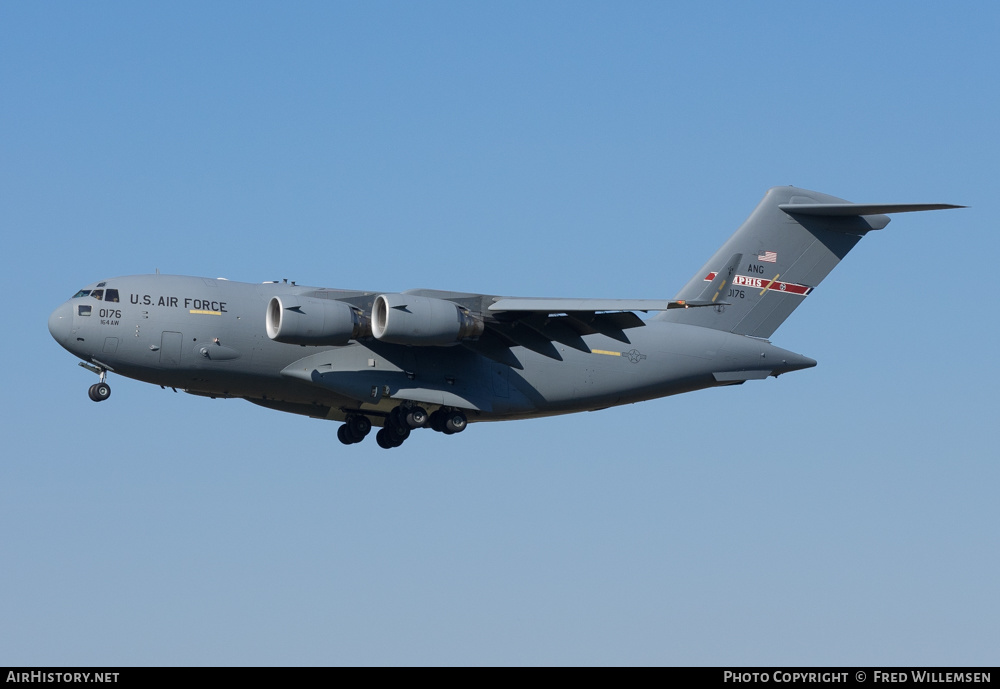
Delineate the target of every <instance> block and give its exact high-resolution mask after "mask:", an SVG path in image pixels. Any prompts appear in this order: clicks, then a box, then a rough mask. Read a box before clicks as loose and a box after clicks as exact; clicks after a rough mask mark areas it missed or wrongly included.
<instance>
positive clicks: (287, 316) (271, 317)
mask: <svg viewBox="0 0 1000 689" xmlns="http://www.w3.org/2000/svg"><path fill="white" fill-rule="evenodd" d="M264 322H265V328H266V330H267V336H268V337H270V338H271V339H272V340H274V341H275V342H284V343H286V344H298V345H313V346H336V345H345V344H347V343H348V342H350V341H351V340H356V339H358V338H359V337H365V336H367V335H370V334H371V323H370V322H369V321H368V319H367V318H366V317H365V316H364V315H363V314H362V313H361V312H360V311H359V310H358V309H356V308H354V307H353V306H351V305H350V304H346V303H344V302H342V301H334V300H332V299H315V298H312V297H294V296H292V297H271V301H269V302H268V303H267V316H266V318H265V319H264Z"/></svg>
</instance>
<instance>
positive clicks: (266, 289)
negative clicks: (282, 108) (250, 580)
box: [49, 187, 962, 448]
mask: <svg viewBox="0 0 1000 689" xmlns="http://www.w3.org/2000/svg"><path fill="white" fill-rule="evenodd" d="M944 208H962V206H954V205H950V204H856V203H849V202H847V201H844V200H843V199H839V198H835V197H833V196H829V195H826V194H821V193H818V192H814V191H806V190H804V189H797V188H795V187H775V188H773V189H770V190H769V191H768V192H767V194H766V195H765V196H764V199H763V200H762V201H761V202H760V204H759V205H758V206H757V208H756V210H754V212H753V213H752V214H751V215H750V217H749V218H748V219H747V221H746V222H744V223H743V225H742V226H740V228H739V229H738V230H736V232H735V234H733V236H732V237H730V238H729V241H727V242H726V243H725V244H723V245H722V248H720V249H719V250H718V251H717V252H716V253H715V255H714V256H712V258H710V259H709V261H708V263H706V264H705V265H704V266H703V267H702V268H701V269H700V270H698V272H697V273H695V274H694V277H692V278H691V279H690V280H689V281H688V283H687V284H686V285H685V286H684V287H683V288H682V289H681V291H680V292H679V293H678V294H677V296H676V297H675V298H674V299H671V300H666V299H663V300H659V299H540V298H511V297H497V296H491V295H486V294H468V293H464V292H442V291H435V290H424V289H419V290H411V291H407V292H402V293H380V292H363V291H353V290H339V289H328V288H317V287H304V286H300V285H296V284H295V283H294V282H292V283H288V282H265V283H263V284H247V283H240V282H230V281H228V280H224V279H217V280H212V279H206V278H198V277H181V276H172V275H158V274H157V275H137V276H130V277H120V278H114V279H108V280H102V281H100V282H97V283H94V284H92V285H88V286H87V287H85V288H84V289H81V290H80V291H79V292H77V293H76V294H75V295H73V297H72V298H71V299H70V300H69V301H67V302H66V303H64V304H62V305H61V306H59V307H58V308H57V309H56V310H55V311H54V312H53V313H52V315H51V316H50V317H49V332H51V333H52V337H54V338H55V340H56V342H58V343H59V344H60V345H62V346H63V347H64V348H66V349H67V350H69V352H71V353H72V354H74V355H75V356H77V357H79V358H80V359H82V360H83V361H82V362H80V366H83V367H84V368H87V369H89V370H91V371H93V372H94V373H96V374H98V375H99V376H100V381H99V382H98V383H96V384H94V385H92V386H91V387H90V393H89V394H90V399H92V400H94V401H95V402H100V401H102V400H106V399H108V397H109V396H110V395H111V387H110V386H109V385H108V383H107V374H108V373H109V372H114V373H118V374H120V375H123V376H127V377H129V378H135V379H137V380H142V381H146V382H148V383H154V384H158V385H160V386H161V387H171V388H174V389H175V390H176V389H177V388H180V389H182V390H184V391H185V392H189V393H191V394H194V395H203V396H207V397H212V398H216V397H223V398H230V397H240V398H243V399H246V400H248V401H250V402H253V403H254V404H259V405H261V406H263V407H267V408H269V409H276V410H278V411H284V412H291V413H293V414H303V415H306V416H312V417H316V418H321V419H332V420H337V421H342V422H344V423H343V424H342V425H341V426H340V427H339V429H338V432H337V437H338V438H339V439H340V441H341V442H343V443H344V444H347V445H349V444H352V443H357V442H360V441H361V440H363V439H364V438H365V436H367V435H368V433H369V431H370V430H371V428H372V426H373V425H376V426H381V427H382V428H381V430H379V431H378V433H377V434H376V440H377V441H378V444H379V445H380V446H381V447H383V448H392V447H398V446H399V445H401V444H402V443H403V441H404V440H406V438H407V437H408V436H409V435H410V432H411V430H413V429H417V428H423V427H429V428H432V429H434V430H435V431H440V432H442V433H445V434H452V433H458V432H460V431H462V430H464V429H465V427H466V425H467V423H469V422H474V421H503V420H510V419H526V418H533V417H540V416H550V415H554V414H566V413H570V412H579V411H591V410H597V409H603V408H606V407H612V406H616V405H620V404H631V403H633V402H641V401H643V400H649V399H654V398H657V397H665V396H667V395H675V394H678V393H681V392H689V391H692V390H700V389H702V388H710V387H717V386H722V385H740V384H742V383H744V382H746V381H748V380H759V379H764V378H767V377H768V376H775V377H777V376H779V375H781V374H782V373H787V372H789V371H797V370H799V369H804V368H809V367H812V366H815V365H816V362H815V361H814V360H812V359H810V358H808V357H805V356H802V355H801V354H794V353H792V352H790V351H787V350H784V349H779V348H778V347H775V346H774V345H772V344H771V343H770V341H769V340H768V338H770V337H771V334H772V333H774V331H775V330H776V329H777V328H778V326H779V325H781V323H782V322H784V320H785V319H786V318H788V316H789V314H791V313H792V311H793V310H795V307H797V306H798V305H799V304H801V303H802V301H803V300H805V299H806V298H807V297H808V296H809V294H810V293H811V292H812V291H813V289H815V288H816V286H817V285H819V283H820V282H821V281H822V280H823V278H825V277H826V276H827V274H829V272H830V271H831V270H833V268H834V266H836V265H837V263H839V262H840V260H841V259H842V258H843V257H844V256H845V255H846V254H847V252H848V251H850V250H851V249H852V248H853V247H854V245H855V244H857V243H858V241H860V240H861V238H862V237H864V236H865V234H866V233H868V232H870V231H871V230H879V229H882V228H883V227H885V226H886V225H887V224H888V223H889V218H888V217H886V215H884V214H885V213H902V212H906V211H924V210H937V209H944ZM637 311H638V312H650V311H654V312H657V314H656V315H654V316H652V317H650V318H649V319H647V320H643V319H640V318H639V316H637V315H636V312H637Z"/></svg>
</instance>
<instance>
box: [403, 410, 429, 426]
mask: <svg viewBox="0 0 1000 689" xmlns="http://www.w3.org/2000/svg"><path fill="white" fill-rule="evenodd" d="M403 420H404V421H405V422H406V425H407V426H409V427H410V428H423V427H424V426H426V425H427V410H426V409H424V408H423V407H413V408H412V409H410V410H409V411H408V412H407V413H406V415H405V416H404V417H403Z"/></svg>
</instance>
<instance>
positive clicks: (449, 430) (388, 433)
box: [337, 405, 468, 450]
mask: <svg viewBox="0 0 1000 689" xmlns="http://www.w3.org/2000/svg"><path fill="white" fill-rule="evenodd" d="M467 424H468V419H467V418H466V416H465V413H464V412H463V411H462V410H460V409H438V410H437V411H435V412H434V413H433V414H428V413H427V410H426V409H424V408H423V407H419V406H408V405H407V406H403V405H400V406H398V407H395V408H394V409H393V410H392V411H391V412H389V413H388V414H387V415H386V416H385V420H384V421H383V425H382V428H381V429H379V431H378V432H377V433H376V434H375V442H376V443H378V446H379V447H381V448H384V449H386V450H389V449H392V448H394V447H399V446H400V445H402V444H403V442H404V441H405V440H406V439H407V438H409V437H410V433H411V432H412V431H413V430H414V429H417V428H425V427H430V428H432V429H434V430H435V431H439V432H441V433H444V434H446V435H452V434H453V433H460V432H461V431H463V430H465V427H466V425H467ZM370 430H371V421H370V420H369V419H368V417H367V416H364V415H362V414H350V415H348V417H347V420H346V422H345V423H344V424H343V425H342V426H341V427H340V428H338V429H337V438H338V439H339V440H340V442H342V443H344V444H345V445H352V444H354V443H359V442H361V441H362V440H364V438H365V436H367V435H368V432H369V431H370Z"/></svg>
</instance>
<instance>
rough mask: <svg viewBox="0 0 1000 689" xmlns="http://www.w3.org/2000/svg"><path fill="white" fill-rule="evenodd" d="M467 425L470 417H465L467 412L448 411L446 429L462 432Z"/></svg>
mask: <svg viewBox="0 0 1000 689" xmlns="http://www.w3.org/2000/svg"><path fill="white" fill-rule="evenodd" d="M467 425H468V419H466V418H465V414H463V413H462V412H461V411H458V410H455V411H453V412H448V415H447V416H446V417H445V422H444V428H445V430H446V431H451V432H452V433H461V432H462V431H464V430H465V427H466V426H467Z"/></svg>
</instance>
